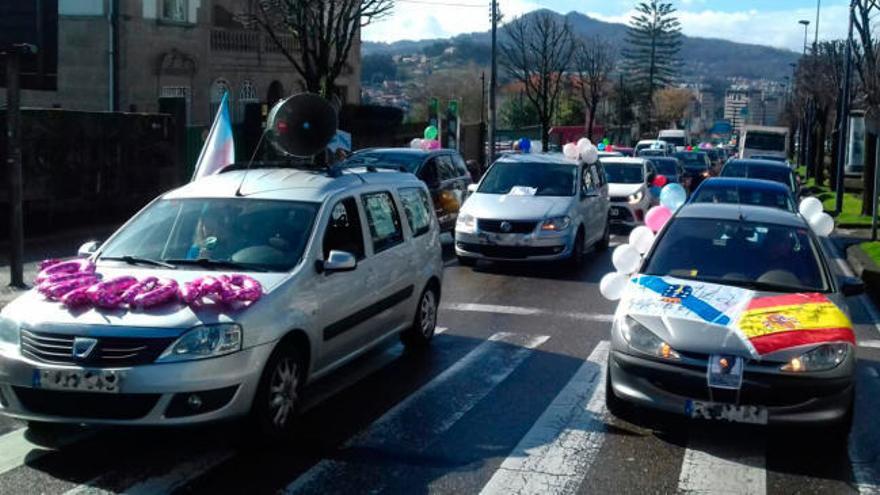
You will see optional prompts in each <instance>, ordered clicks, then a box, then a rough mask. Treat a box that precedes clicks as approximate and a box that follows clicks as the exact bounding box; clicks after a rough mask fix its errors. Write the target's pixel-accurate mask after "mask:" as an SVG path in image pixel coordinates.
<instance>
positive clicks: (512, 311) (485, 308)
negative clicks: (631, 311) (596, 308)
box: [440, 303, 614, 322]
mask: <svg viewBox="0 0 880 495" xmlns="http://www.w3.org/2000/svg"><path fill="white" fill-rule="evenodd" d="M440 309H445V310H448V311H464V312H474V313H497V314H506V315H517V316H561V317H563V318H571V319H574V320H585V321H603V322H606V321H607V322H610V321H612V320H613V319H614V315H612V314H599V313H576V312H569V311H553V310H546V309H541V308H529V307H524V306H499V305H496V304H475V303H446V304H443V305H441V306H440Z"/></svg>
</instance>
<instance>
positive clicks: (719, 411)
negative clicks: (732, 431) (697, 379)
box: [685, 400, 767, 425]
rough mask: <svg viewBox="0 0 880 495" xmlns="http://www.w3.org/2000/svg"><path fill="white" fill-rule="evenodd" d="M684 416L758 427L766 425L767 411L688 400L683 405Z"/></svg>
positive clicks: (753, 407) (759, 407) (752, 407)
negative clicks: (756, 425)
mask: <svg viewBox="0 0 880 495" xmlns="http://www.w3.org/2000/svg"><path fill="white" fill-rule="evenodd" d="M685 415H687V416H688V417H691V418H697V419H717V420H726V421H731V422H734V423H750V424H758V425H766V424H767V409H766V408H764V407H761V406H742V405H736V404H717V403H712V402H700V401H695V400H689V401H687V403H686V404H685Z"/></svg>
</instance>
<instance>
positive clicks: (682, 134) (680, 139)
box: [657, 129, 691, 151]
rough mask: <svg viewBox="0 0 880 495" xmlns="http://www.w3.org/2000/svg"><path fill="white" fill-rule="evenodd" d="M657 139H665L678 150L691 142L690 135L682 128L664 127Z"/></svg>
mask: <svg viewBox="0 0 880 495" xmlns="http://www.w3.org/2000/svg"><path fill="white" fill-rule="evenodd" d="M657 140H658V141H666V142H667V143H669V144H671V145H672V146H674V147H675V149H676V151H679V148H686V147H687V146H688V145H690V144H691V143H690V137H689V136H688V133H687V131H685V130H684V129H664V130H662V131H660V134H659V135H658V136H657Z"/></svg>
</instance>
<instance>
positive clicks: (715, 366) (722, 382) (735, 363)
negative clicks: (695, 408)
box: [706, 355, 745, 390]
mask: <svg viewBox="0 0 880 495" xmlns="http://www.w3.org/2000/svg"><path fill="white" fill-rule="evenodd" d="M744 367H745V365H744V363H743V359H742V358H741V357H736V356H720V355H714V356H712V357H710V358H709V367H708V368H707V370H706V380H707V381H708V382H709V386H710V387H714V388H724V389H729V390H739V389H740V388H741V387H742V381H743V368H744Z"/></svg>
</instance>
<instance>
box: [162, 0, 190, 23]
mask: <svg viewBox="0 0 880 495" xmlns="http://www.w3.org/2000/svg"><path fill="white" fill-rule="evenodd" d="M186 2H187V0H162V19H164V20H166V21H174V22H187V21H188V19H187V18H186V11H187V5H186Z"/></svg>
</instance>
